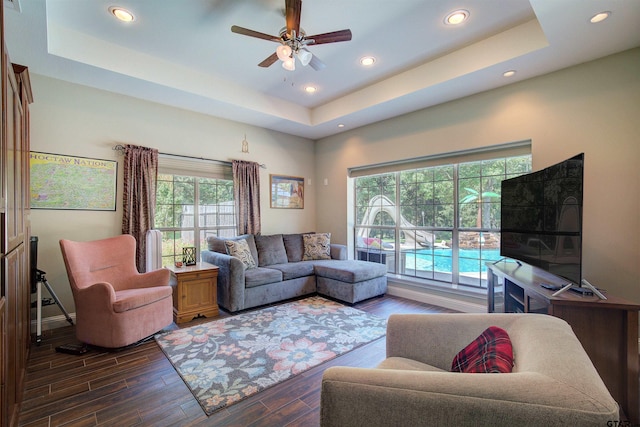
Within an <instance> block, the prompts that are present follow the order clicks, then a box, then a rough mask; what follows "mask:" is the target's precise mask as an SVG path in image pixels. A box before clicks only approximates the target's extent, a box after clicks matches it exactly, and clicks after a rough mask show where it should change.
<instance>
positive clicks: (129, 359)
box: [19, 296, 450, 427]
mask: <svg viewBox="0 0 640 427" xmlns="http://www.w3.org/2000/svg"><path fill="white" fill-rule="evenodd" d="M355 307H356V308H359V309H361V310H364V311H367V312H370V313H373V314H376V315H378V316H381V317H385V318H387V317H388V316H389V315H390V314H392V313H444V312H450V310H447V309H443V308H440V307H436V306H432V305H428V304H421V303H418V302H415V301H410V300H406V299H402V298H397V297H391V296H385V297H382V298H373V299H371V300H368V301H364V302H362V303H360V304H357V305H355ZM227 316H228V314H226V313H223V314H221V316H220V317H227ZM209 320H212V319H204V320H200V319H198V320H194V321H192V322H189V323H183V324H181V325H180V327H188V326H193V325H194V324H197V323H199V322H202V321H209ZM173 327H177V326H175V325H173ZM73 328H74V327H73V326H67V327H64V328H60V329H54V330H52V331H45V332H44V334H43V339H42V342H41V344H40V345H39V346H36V345H35V344H32V347H31V355H30V358H29V362H28V365H27V378H26V384H25V391H24V398H23V402H22V409H21V412H20V421H19V422H20V425H21V426H62V425H64V426H214V425H215V426H305V427H308V426H317V425H318V424H319V417H320V385H321V380H322V373H323V372H324V370H325V369H326V368H328V367H329V366H359V367H373V366H375V365H377V364H378V363H379V362H380V361H382V360H383V359H384V354H385V339H384V338H380V339H379V340H376V341H374V342H372V343H369V344H367V345H365V346H363V347H360V348H358V349H356V350H354V351H352V352H350V353H347V354H345V355H342V356H340V357H338V358H336V359H334V360H332V361H329V362H327V363H324V364H322V365H320V366H317V367H315V368H313V369H311V370H309V371H307V372H305V373H303V374H301V375H298V376H296V377H293V378H291V379H290V380H287V381H285V382H283V383H281V384H278V385H276V386H274V387H271V388H269V389H267V390H265V391H263V392H261V393H258V394H257V395H255V396H253V397H251V398H248V399H246V400H244V401H242V402H239V403H237V404H235V405H232V406H230V407H229V408H226V409H223V410H220V411H218V412H216V413H215V414H213V415H212V416H210V417H207V416H206V415H205V413H204V411H203V410H202V408H201V407H200V405H199V404H198V402H197V401H196V400H195V398H194V397H193V395H192V394H191V392H190V391H189V389H188V388H187V386H186V385H185V384H184V382H183V381H182V379H181V378H180V376H179V375H178V374H177V373H176V371H175V370H174V368H173V366H172V365H171V363H169V361H168V360H167V358H166V357H165V355H164V353H163V352H162V351H161V350H160V348H159V347H158V345H157V344H156V343H155V341H154V340H150V341H147V342H145V343H143V344H140V345H138V346H135V347H132V348H128V349H125V350H121V351H117V352H106V351H98V350H96V349H91V350H90V351H89V352H88V353H85V354H84V355H82V356H74V355H67V354H62V353H57V352H56V351H55V347H56V346H58V345H60V344H67V343H75V342H76V341H75V336H74V329H73Z"/></svg>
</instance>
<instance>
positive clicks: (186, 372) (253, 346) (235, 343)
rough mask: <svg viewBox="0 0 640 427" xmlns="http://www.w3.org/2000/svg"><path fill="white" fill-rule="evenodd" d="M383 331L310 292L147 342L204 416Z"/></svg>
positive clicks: (377, 322) (375, 321) (376, 320)
mask: <svg viewBox="0 0 640 427" xmlns="http://www.w3.org/2000/svg"><path fill="white" fill-rule="evenodd" d="M385 333H386V320H385V319H382V318H380V317H377V316H374V315H372V314H369V313H365V312H364V311H361V310H358V309H355V308H352V307H347V306H344V305H342V304H339V303H337V302H333V301H330V300H327V299H324V298H322V297H311V298H307V299H304V300H300V301H295V302H291V303H287V304H282V305H277V306H274V307H269V308H265V309H262V310H257V311H253V312H250V313H244V314H239V315H237V316H233V317H228V318H225V319H221V320H216V321H213V322H209V323H203V324H200V325H197V326H192V327H190V328H185V329H179V330H175V331H171V332H166V333H163V334H158V335H156V337H155V339H156V341H157V343H158V345H160V348H162V350H163V351H164V353H165V354H166V355H167V357H168V358H169V360H170V361H171V363H172V364H173V366H174V367H175V368H176V371H178V373H179V374H180V376H181V377H182V379H183V380H184V382H185V383H186V384H187V386H188V387H189V389H190V390H191V392H192V393H193V395H194V396H195V397H196V399H197V400H198V402H199V403H200V405H201V406H202V408H203V409H204V411H205V412H206V413H207V415H211V414H212V413H214V412H215V411H217V410H219V409H222V408H224V407H226V406H229V405H231V404H233V403H236V402H238V401H240V400H242V399H245V398H247V397H249V396H251V395H253V394H256V393H258V392H260V391H262V390H264V389H265V388H267V387H270V386H273V385H275V384H278V383H280V382H282V381H284V380H286V379H288V378H291V377H292V376H294V375H297V374H299V373H301V372H304V371H306V370H308V369H311V368H312V367H314V366H317V365H319V364H321V363H323V362H325V361H327V360H330V359H333V358H335V357H337V356H339V355H341V354H344V353H346V352H348V351H350V350H353V349H355V348H357V347H359V346H361V345H363V344H366V343H368V342H371V341H373V340H375V339H378V338H380V337H382V336H384V334H385Z"/></svg>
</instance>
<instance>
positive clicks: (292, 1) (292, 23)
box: [231, 0, 351, 71]
mask: <svg viewBox="0 0 640 427" xmlns="http://www.w3.org/2000/svg"><path fill="white" fill-rule="evenodd" d="M301 11H302V0H285V17H286V22H287V26H286V27H284V28H282V29H281V30H280V35H279V36H271V35H269V34H265V33H261V32H258V31H254V30H250V29H248V28H243V27H238V26H237V25H233V26H232V27H231V31H232V32H234V33H236V34H242V35H245V36H249V37H256V38H259V39H263V40H269V41H272V42H276V43H280V46H278V47H277V49H276V51H275V52H274V53H272V54H271V55H269V56H268V57H267V58H266V59H265V60H264V61H262V62H261V63H259V64H258V66H260V67H264V68H266V67H270V66H271V65H273V64H274V63H275V62H276V61H277V60H278V59H280V60H281V61H282V67H283V68H284V69H286V70H289V71H293V70H295V68H296V58H297V59H298V60H299V61H300V63H301V64H302V65H303V66H307V65H310V66H311V68H313V69H314V70H316V71H318V70H322V69H323V68H325V67H326V65H325V64H324V63H323V62H322V61H321V60H320V59H318V57H317V56H315V55H313V54H312V53H311V52H309V50H308V49H307V46H310V45H317V44H326V43H336V42H344V41H349V40H351V30H348V29H347V30H340V31H332V32H330V33H323V34H316V35H315V36H307V35H306V33H305V31H304V30H303V29H301V28H300V12H301Z"/></svg>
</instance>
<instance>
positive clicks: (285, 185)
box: [269, 175, 304, 209]
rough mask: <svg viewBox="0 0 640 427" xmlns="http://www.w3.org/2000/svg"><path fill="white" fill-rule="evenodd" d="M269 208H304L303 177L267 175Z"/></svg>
mask: <svg viewBox="0 0 640 427" xmlns="http://www.w3.org/2000/svg"><path fill="white" fill-rule="evenodd" d="M269 181H270V184H271V208H274V209H304V178H301V177H298V176H285V175H269Z"/></svg>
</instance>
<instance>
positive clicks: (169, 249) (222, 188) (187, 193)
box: [155, 160, 237, 266]
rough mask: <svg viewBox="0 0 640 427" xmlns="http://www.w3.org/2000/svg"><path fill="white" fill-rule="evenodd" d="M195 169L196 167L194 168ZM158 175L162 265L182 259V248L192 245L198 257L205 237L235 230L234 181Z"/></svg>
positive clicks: (157, 223)
mask: <svg viewBox="0 0 640 427" xmlns="http://www.w3.org/2000/svg"><path fill="white" fill-rule="evenodd" d="M194 170H196V171H197V168H194ZM167 171H171V168H168V167H165V168H164V169H163V168H162V160H161V163H160V173H159V174H158V185H157V190H156V215H155V228H156V229H158V230H160V231H162V265H163V266H167V265H171V264H173V263H174V262H175V261H181V260H182V248H183V247H185V246H195V247H196V253H197V254H198V255H197V257H198V259H199V257H200V251H201V250H202V249H206V248H207V237H209V236H218V237H232V236H235V235H236V234H237V233H236V231H237V227H236V215H235V207H234V206H235V204H234V200H233V181H232V180H231V179H230V178H227V179H225V178H211V177H201V176H192V175H187V174H177V173H176V174H172V173H166V172H167Z"/></svg>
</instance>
